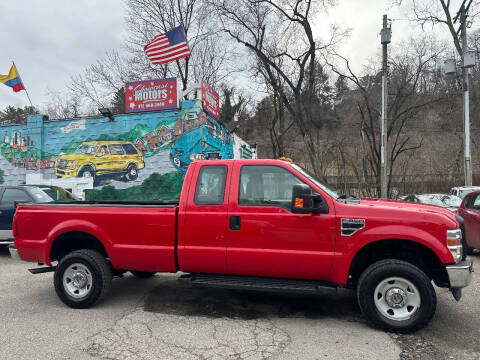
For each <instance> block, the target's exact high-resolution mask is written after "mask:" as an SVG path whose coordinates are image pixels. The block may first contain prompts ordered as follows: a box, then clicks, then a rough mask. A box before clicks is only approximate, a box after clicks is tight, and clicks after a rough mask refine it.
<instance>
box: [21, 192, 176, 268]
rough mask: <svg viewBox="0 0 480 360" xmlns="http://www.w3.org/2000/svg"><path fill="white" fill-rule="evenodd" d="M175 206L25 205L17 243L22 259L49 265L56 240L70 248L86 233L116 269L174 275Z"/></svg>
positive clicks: (140, 203)
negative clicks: (102, 250) (98, 245)
mask: <svg viewBox="0 0 480 360" xmlns="http://www.w3.org/2000/svg"><path fill="white" fill-rule="evenodd" d="M177 205H178V202H175V201H118V200H106V201H105V200H103V201H76V202H54V203H47V204H21V205H19V206H18V208H17V212H18V214H21V216H18V220H17V229H18V230H17V231H18V232H17V236H16V238H15V244H16V245H17V247H18V249H19V255H20V256H21V257H22V259H24V260H28V261H36V262H42V263H46V264H49V265H50V264H51V261H52V260H51V256H52V252H53V253H54V252H55V251H54V250H52V249H55V246H56V244H58V243H57V241H66V242H67V243H64V244H62V247H64V248H65V247H67V248H68V247H69V246H72V245H73V243H76V242H77V243H78V242H79V241H80V240H79V239H81V238H82V239H83V238H84V237H85V234H86V235H87V237H93V238H95V239H98V240H99V241H100V242H101V243H102V244H104V247H105V250H106V251H107V253H108V254H109V257H110V261H111V263H112V265H113V266H114V268H116V269H123V270H139V271H152V272H157V271H164V272H175V271H176V270H177V265H176V258H175V248H176V241H177V238H176V221H177V213H178V206H177ZM60 235H61V236H60ZM59 236H60V237H59ZM68 242H71V243H72V245H68Z"/></svg>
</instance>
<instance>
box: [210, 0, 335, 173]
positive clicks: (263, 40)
mask: <svg viewBox="0 0 480 360" xmlns="http://www.w3.org/2000/svg"><path fill="white" fill-rule="evenodd" d="M210 5H211V8H212V9H213V11H214V13H215V14H216V15H217V16H218V17H219V18H220V20H221V22H222V28H223V30H224V31H225V32H226V33H227V34H229V35H230V36H231V37H232V38H233V39H234V40H236V41H237V42H238V43H239V44H241V45H243V46H245V47H246V48H247V50H248V51H249V53H250V54H252V55H254V58H253V59H254V62H253V64H252V67H253V68H255V69H258V68H261V69H262V73H263V74H264V77H265V80H266V82H267V83H268V85H269V86H271V87H272V88H273V90H274V92H275V93H277V94H278V95H279V97H280V98H281V101H282V104H283V105H284V106H285V109H286V110H287V111H288V113H289V114H290V116H291V117H292V119H293V121H294V122H295V125H296V127H298V129H299V131H300V134H301V137H302V139H303V141H304V143H305V147H306V152H307V154H308V157H309V160H310V163H311V165H312V168H313V171H314V172H315V174H316V175H320V174H321V170H320V161H319V159H318V157H317V153H316V149H315V146H316V145H315V141H314V139H313V138H312V136H311V133H310V131H309V127H308V124H309V123H310V121H311V120H312V118H313V117H314V114H313V113H312V109H311V106H310V104H311V103H312V102H313V97H314V96H315V88H314V83H315V70H316V69H315V66H316V58H317V53H318V52H320V51H325V50H326V49H327V48H328V47H331V46H333V45H334V44H336V43H337V42H338V41H339V40H340V39H341V38H342V35H343V34H341V33H339V32H333V35H332V37H331V38H330V39H329V41H328V42H327V43H322V42H320V41H319V40H318V39H315V37H314V35H313V30H312V24H311V21H312V17H313V16H314V15H317V14H320V10H321V9H324V8H325V7H326V6H328V4H327V2H326V1H325V2H324V1H321V2H319V1H312V0H295V1H282V2H277V1H274V0H222V1H216V0H210Z"/></svg>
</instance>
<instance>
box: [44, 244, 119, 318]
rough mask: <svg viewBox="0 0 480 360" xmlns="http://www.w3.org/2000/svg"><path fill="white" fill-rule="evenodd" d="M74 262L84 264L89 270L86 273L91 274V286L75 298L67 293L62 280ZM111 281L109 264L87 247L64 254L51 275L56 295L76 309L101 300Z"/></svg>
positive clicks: (89, 305)
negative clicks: (86, 291) (83, 293)
mask: <svg viewBox="0 0 480 360" xmlns="http://www.w3.org/2000/svg"><path fill="white" fill-rule="evenodd" d="M75 264H80V265H81V266H84V267H85V268H86V269H88V271H89V273H87V274H89V275H90V276H91V287H90V288H89V291H88V293H87V294H86V295H85V296H83V297H79V298H78V297H77V298H75V297H74V296H72V295H70V294H69V290H68V289H67V288H66V286H67V285H65V282H64V281H63V278H64V275H65V272H66V271H67V270H68V269H69V268H70V267H71V266H74V265H75ZM111 281H112V270H111V266H110V264H109V263H108V262H107V260H106V259H105V258H104V257H103V255H102V254H100V253H99V252H97V251H95V250H88V249H84V250H77V251H73V252H71V253H69V254H67V255H65V257H63V258H62V259H61V260H60V261H59V263H58V266H57V268H56V269H55V275H54V277H53V283H54V285H55V291H56V293H57V295H58V297H59V298H60V299H61V300H62V301H63V302H64V303H65V304H66V305H68V306H70V307H71V308H77V309H85V308H89V307H91V306H93V305H94V304H95V303H97V302H99V301H101V300H102V299H103V298H104V297H105V295H106V294H107V293H108V291H109V290H110V286H111ZM67 282H68V279H67ZM70 282H71V281H70Z"/></svg>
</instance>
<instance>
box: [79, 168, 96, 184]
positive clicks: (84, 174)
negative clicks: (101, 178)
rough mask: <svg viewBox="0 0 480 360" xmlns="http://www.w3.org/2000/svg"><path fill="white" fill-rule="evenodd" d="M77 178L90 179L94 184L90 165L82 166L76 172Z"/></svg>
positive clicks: (93, 171)
mask: <svg viewBox="0 0 480 360" xmlns="http://www.w3.org/2000/svg"><path fill="white" fill-rule="evenodd" d="M77 177H84V178H90V177H91V178H92V179H93V182H95V178H96V174H95V170H94V169H93V168H92V167H91V166H90V165H87V166H84V167H83V168H81V169H80V171H79V172H78V175H77Z"/></svg>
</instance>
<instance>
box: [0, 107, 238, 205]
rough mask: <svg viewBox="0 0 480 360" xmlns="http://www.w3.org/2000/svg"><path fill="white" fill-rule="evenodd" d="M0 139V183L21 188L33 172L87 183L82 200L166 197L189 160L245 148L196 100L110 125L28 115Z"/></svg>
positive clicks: (100, 119)
mask: <svg viewBox="0 0 480 360" xmlns="http://www.w3.org/2000/svg"><path fill="white" fill-rule="evenodd" d="M2 139H3V141H2V142H1V143H0V171H3V180H4V183H6V184H11V185H14V184H19V183H24V182H25V177H26V175H27V174H28V173H32V172H40V173H41V174H42V176H43V177H44V178H46V179H52V178H81V177H83V178H87V177H91V178H93V187H94V188H93V189H92V190H89V191H87V193H86V197H87V199H137V200H154V199H157V200H166V199H173V198H175V197H176V196H177V195H178V193H179V192H180V189H181V185H182V182H183V177H184V174H185V172H186V170H187V168H188V165H189V164H190V163H191V162H192V161H196V160H200V159H202V160H203V159H231V158H234V153H235V154H236V153H238V151H235V146H237V147H240V146H243V147H244V146H245V142H243V141H241V139H239V138H238V137H237V136H236V135H233V134H230V133H229V132H228V130H227V129H226V128H225V126H223V125H222V124H221V123H220V122H219V121H217V120H216V119H215V118H214V117H213V116H211V115H209V114H207V113H206V112H205V111H204V110H203V109H202V105H201V101H200V100H186V101H183V102H182V103H181V108H180V109H175V110H165V111H159V112H145V113H130V114H121V115H116V116H115V120H114V121H109V120H108V119H107V118H104V117H86V118H81V119H67V120H62V121H57V120H52V121H50V120H46V121H44V117H43V116H42V115H33V116H29V117H28V121H27V124H22V125H11V126H0V141H1V140H2ZM236 143H237V144H236ZM237 150H238V149H237Z"/></svg>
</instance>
